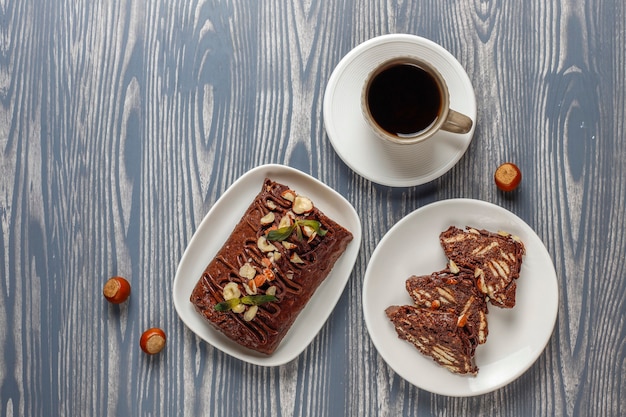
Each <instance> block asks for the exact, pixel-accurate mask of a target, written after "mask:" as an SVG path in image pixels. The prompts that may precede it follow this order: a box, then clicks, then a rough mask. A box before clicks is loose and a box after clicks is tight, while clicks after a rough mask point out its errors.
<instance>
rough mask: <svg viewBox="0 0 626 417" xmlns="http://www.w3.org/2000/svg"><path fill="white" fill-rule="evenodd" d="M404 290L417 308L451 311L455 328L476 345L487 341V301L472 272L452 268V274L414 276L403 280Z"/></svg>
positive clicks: (443, 271)
mask: <svg viewBox="0 0 626 417" xmlns="http://www.w3.org/2000/svg"><path fill="white" fill-rule="evenodd" d="M453 268H454V266H453ZM406 289H407V291H408V292H409V294H410V295H411V298H413V301H415V305H416V306H417V307H423V308H430V309H433V310H447V311H451V312H453V313H454V314H455V315H456V317H457V325H458V326H459V327H462V328H463V329H464V330H465V331H466V332H467V333H468V335H469V337H470V338H471V339H472V340H474V341H475V343H476V344H483V343H485V342H486V341H487V334H488V333H489V330H488V326H487V302H486V301H485V295H484V294H483V293H481V292H480V291H478V288H477V287H476V284H475V281H474V272H473V271H472V270H470V269H459V268H454V272H452V271H451V269H450V268H446V269H444V270H442V271H438V272H433V273H432V274H430V275H421V276H415V275H414V276H411V277H410V278H409V279H407V280H406Z"/></svg>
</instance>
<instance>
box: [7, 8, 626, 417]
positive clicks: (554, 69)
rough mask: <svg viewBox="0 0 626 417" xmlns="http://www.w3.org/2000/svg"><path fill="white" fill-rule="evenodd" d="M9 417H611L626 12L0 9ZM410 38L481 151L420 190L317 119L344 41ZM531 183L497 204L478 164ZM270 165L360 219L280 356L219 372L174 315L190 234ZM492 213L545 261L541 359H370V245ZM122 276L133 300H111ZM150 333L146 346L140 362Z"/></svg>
mask: <svg viewBox="0 0 626 417" xmlns="http://www.w3.org/2000/svg"><path fill="white" fill-rule="evenodd" d="M0 22H1V23H0V29H1V31H0V152H1V153H0V227H1V231H2V233H0V283H1V287H0V330H1V331H0V415H3V416H5V415H6V416H14V415H15V416H18V415H24V416H51V415H63V416H89V415H93V416H105V415H108V416H131V415H133V416H134V415H145V416H148V415H155V416H157V415H158V416H164V415H185V416H200V415H206V416H209V415H211V416H274V415H280V416H292V415H294V416H341V415H346V416H400V415H402V416H426V415H438V416H459V415H472V414H476V415H485V416H499V415H507V416H530V415H535V416H540V415H541V416H553V415H558V416H618V415H623V414H624V413H626V381H624V375H625V373H626V365H625V364H626V349H625V346H626V344H625V327H624V323H625V319H626V317H625V316H626V280H625V275H626V268H625V266H624V265H625V262H624V255H625V253H626V238H625V231H626V204H625V202H626V179H625V178H626V145H625V144H626V142H625V140H624V138H625V132H626V129H625V123H624V120H626V110H625V109H626V92H625V90H626V81H625V80H626V65H625V63H626V48H625V46H624V45H626V5H625V4H624V2H622V1H616V0H615V1H600V0H591V1H587V2H585V1H581V0H569V1H567V0H566V1H555V0H541V1H539V0H530V1H515V2H494V1H481V2H476V1H469V0H459V1H451V0H444V1H434V0H428V1H412V2H411V1H400V2H397V1H387V2H374V1H361V2H358V1H350V0H348V1H335V0H324V1H315V0H314V1H296V2H284V1H277V0H263V1H258V2H256V1H241V0H223V1H220V0H208V1H192V0H189V1H188V0H180V1H166V0H162V1H158V0H157V1H145V2H140V1H130V0H103V1H92V0H49V1H39V0H5V1H2V2H0ZM387 33H410V34H416V35H420V36H423V37H425V38H428V39H431V40H433V41H435V42H437V43H439V44H441V45H442V46H444V47H445V48H446V49H448V50H449V51H450V52H451V53H452V54H453V55H454V56H455V57H456V58H457V59H458V60H459V62H460V63H461V64H462V65H463V67H464V68H465V69H466V71H467V73H468V75H469V77H470V79H471V81H472V84H473V86H474V89H475V92H476V99H477V104H478V120H477V128H476V131H475V135H474V139H473V141H472V143H471V145H470V147H469V149H468V151H467V153H466V154H465V156H464V157H463V158H462V159H461V160H460V162H459V163H458V164H457V165H456V166H455V167H454V168H453V169H452V170H451V171H449V172H448V173H447V174H445V175H444V176H442V177H441V178H439V179H436V180H434V181H432V182H430V183H428V184H425V185H421V186H415V187H408V188H390V187H386V186H381V185H377V184H374V183H372V182H370V181H368V180H366V179H364V178H362V177H360V176H359V175H357V174H355V173H354V172H352V171H351V170H350V169H349V168H348V167H347V166H346V165H345V164H344V163H343V162H342V160H341V159H340V158H339V157H338V156H337V154H336V153H335V152H334V150H333V147H332V146H331V143H330V142H329V140H328V137H327V135H326V133H325V130H324V125H323V118H322V99H323V94H324V88H325V85H326V82H327V80H328V78H329V76H330V75H331V72H332V70H333V69H334V67H335V66H336V65H337V63H338V62H339V61H340V59H341V58H342V57H343V56H344V55H345V54H346V53H348V52H349V51H350V50H351V49H352V48H353V47H355V46H356V45H358V44H360V43H361V42H363V41H365V40H367V39H370V38H372V37H375V36H378V35H382V34H387ZM505 160H513V161H515V162H516V163H517V164H518V165H519V166H520V167H521V169H522V172H523V175H524V179H523V181H522V185H521V187H520V189H519V190H517V191H516V192H514V193H513V194H511V195H504V194H502V193H500V192H498V191H497V190H496V188H495V187H494V185H493V183H492V175H493V171H494V169H495V168H496V166H497V164H498V163H500V162H503V161H505ZM264 163H280V164H284V165H288V166H292V167H295V168H298V169H300V170H302V171H304V172H306V173H309V174H311V175H313V176H314V177H316V178H319V179H320V180H322V181H323V182H325V183H326V184H328V185H329V186H331V187H333V188H334V189H335V190H337V191H338V192H339V193H341V194H342V195H344V196H345V197H346V198H347V199H348V200H349V201H350V202H351V203H352V204H353V205H354V207H355V208H356V210H357V211H358V213H359V215H360V216H361V219H362V223H363V241H362V244H361V248H360V253H359V256H358V258H357V261H356V265H355V267H354V270H353V272H352V275H351V277H350V281H349V283H348V285H347V287H346V289H345V291H344V293H343V295H342V298H341V300H340V303H339V305H338V306H337V308H336V309H335V310H334V312H333V313H332V315H331V316H330V319H329V320H328V322H327V323H326V325H325V326H324V327H323V328H322V331H321V332H320V334H319V335H318V336H317V337H316V338H315V339H314V341H313V342H312V344H311V345H310V346H309V347H308V348H307V349H306V350H305V351H304V352H303V353H302V354H301V355H300V356H299V357H298V358H297V359H296V360H294V361H293V362H290V363H289V364H287V365H284V366H280V367H275V368H265V367H257V366H253V365H249V364H246V363H244V362H241V361H239V360H237V359H233V358H231V357H229V356H227V355H225V354H223V353H221V352H220V351H218V350H216V349H214V348H213V347H211V346H210V345H208V344H207V343H205V342H203V341H201V340H200V339H199V338H197V337H196V336H195V335H194V334H193V333H192V332H190V331H189V330H188V329H187V328H186V327H185V326H184V324H183V323H182V322H181V321H180V320H179V317H178V315H177V313H176V311H175V309H174V306H173V303H172V282H173V279H174V275H175V272H176V268H177V265H178V262H179V260H180V258H181V255H182V253H183V251H184V249H185V247H186V246H187V244H188V242H189V240H190V238H191V236H192V234H193V232H194V230H195V228H196V227H197V226H198V224H199V222H200V221H201V219H202V218H203V217H204V215H205V214H206V213H207V211H208V210H209V209H210V208H211V207H212V205H213V204H214V203H215V202H216V201H217V200H218V198H219V197H220V196H221V195H222V194H223V192H224V191H225V190H226V189H227V188H228V186H229V185H230V184H232V183H233V182H234V181H235V180H236V179H237V178H238V177H239V176H240V175H242V174H243V173H245V172H246V171H248V170H249V169H251V168H253V167H255V166H258V165H261V164H264ZM452 197H467V198H474V199H480V200H485V201H488V202H492V203H495V204H497V205H500V206H502V207H505V208H507V209H508V210H510V211H512V212H513V213H515V214H517V215H518V216H520V217H521V218H522V219H524V220H525V221H526V222H527V223H528V224H529V225H530V226H531V227H532V228H533V229H534V230H535V231H536V233H537V234H538V236H539V237H540V238H541V239H542V240H543V242H544V243H545V245H546V247H547V249H548V251H549V253H550V255H551V256H552V258H553V260H554V264H555V267H556V271H557V275H558V282H559V291H560V300H559V315H558V319H557V324H556V327H555V330H554V333H553V335H552V338H551V340H550V342H549V343H548V345H547V347H546V349H545V351H544V353H543V354H542V355H541V356H540V357H539V359H538V360H537V361H536V363H535V364H534V365H533V366H532V367H531V368H530V369H529V370H528V371H527V372H526V373H525V374H523V375H522V376H521V377H520V378H518V379H517V380H515V381H514V382H512V383H511V384H509V385H507V386H506V387H504V388H502V389H500V390H497V391H495V392H492V393H489V394H486V395H482V396H477V397H469V398H451V397H450V398H449V397H444V396H438V395H434V394H431V393H429V392H427V391H424V390H420V389H418V388H416V387H414V386H412V385H411V384H409V383H407V382H405V381H404V380H403V379H401V378H400V377H399V376H397V375H396V374H395V373H394V372H393V371H392V370H391V369H390V368H389V367H388V366H387V365H386V364H385V362H384V361H383V360H382V359H381V358H380V356H379V355H378V353H377V351H376V349H375V348H374V346H373V345H372V343H371V341H370V338H369V335H368V332H367V330H366V327H365V324H364V320H363V311H362V309H361V301H362V295H361V289H362V283H363V276H364V274H365V270H366V266H367V263H368V260H369V259H370V256H371V254H372V252H373V251H374V249H375V247H376V245H377V244H378V242H379V240H380V239H381V237H382V236H383V235H384V234H385V232H386V231H387V230H389V228H390V227H392V226H393V225H394V224H395V223H396V222H397V221H398V220H400V219H401V218H402V217H404V216H405V215H407V214H409V213H410V212H412V211H413V210H415V209H417V208H419V207H422V206H424V205H426V204H427V203H430V202H433V201H437V200H441V199H446V198H452ZM116 274H119V275H123V276H126V277H128V279H129V280H130V281H131V284H132V286H133V293H132V296H131V300H130V302H129V303H127V304H124V305H122V306H121V307H116V306H111V305H109V304H108V303H107V302H106V301H104V299H103V297H102V293H101V291H102V285H103V283H104V282H105V281H106V279H107V278H108V277H109V276H112V275H116ZM150 326H160V327H162V328H163V329H164V330H165V331H166V332H167V335H168V342H167V347H166V350H165V351H164V352H162V353H161V354H159V355H157V356H154V357H148V356H147V355H145V354H143V353H142V352H141V351H140V350H139V347H138V340H139V337H140V335H141V332H142V331H143V330H144V329H146V328H147V327H150Z"/></svg>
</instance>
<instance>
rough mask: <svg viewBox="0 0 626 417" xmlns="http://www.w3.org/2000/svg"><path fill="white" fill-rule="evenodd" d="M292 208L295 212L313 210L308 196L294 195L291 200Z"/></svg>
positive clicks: (300, 212)
mask: <svg viewBox="0 0 626 417" xmlns="http://www.w3.org/2000/svg"><path fill="white" fill-rule="evenodd" d="M292 210H293V212H294V213H296V214H303V213H308V212H310V211H311V210H313V202H312V201H311V199H309V198H308V197H304V196H301V195H299V196H296V198H295V199H294V201H293V206H292Z"/></svg>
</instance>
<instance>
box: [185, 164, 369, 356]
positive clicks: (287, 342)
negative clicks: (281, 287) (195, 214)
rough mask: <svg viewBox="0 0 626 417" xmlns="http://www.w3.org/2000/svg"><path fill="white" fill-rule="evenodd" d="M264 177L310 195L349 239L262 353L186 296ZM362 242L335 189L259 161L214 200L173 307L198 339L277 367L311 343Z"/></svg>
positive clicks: (354, 217)
mask: <svg viewBox="0 0 626 417" xmlns="http://www.w3.org/2000/svg"><path fill="white" fill-rule="evenodd" d="M265 178H270V179H271V180H272V181H276V182H279V183H281V184H285V185H287V186H289V187H290V188H291V189H293V190H295V191H296V192H297V193H298V194H302V195H306V196H307V197H309V198H310V199H311V200H312V201H313V203H314V204H315V206H316V207H318V208H319V209H320V210H321V211H322V212H323V213H324V214H326V215H327V216H328V217H330V218H331V219H333V220H335V221H336V222H337V223H339V224H340V225H342V226H343V227H345V228H346V229H348V230H349V231H350V232H351V233H352V235H353V237H354V239H353V240H352V242H350V244H349V245H348V247H347V249H346V251H345V252H344V253H343V255H342V256H341V257H340V258H339V259H338V260H337V262H336V263H335V266H334V267H333V270H332V271H331V273H330V274H329V275H328V277H326V279H325V280H324V281H323V282H322V284H321V285H320V286H319V287H318V289H317V291H316V292H315V293H314V294H313V296H312V297H311V299H310V300H309V302H308V304H307V305H306V306H305V308H304V309H303V310H302V311H301V312H300V315H299V316H298V318H297V319H296V321H295V322H294V324H293V325H292V326H291V329H290V330H289V332H288V333H287V335H286V336H285V338H284V339H283V340H282V342H281V344H280V345H279V346H278V348H277V349H276V351H275V352H274V353H273V354H271V355H265V354H262V353H258V352H255V351H253V350H250V349H247V348H244V347H242V346H240V345H238V344H237V343H235V342H233V341H232V340H230V339H229V338H227V337H226V336H224V335H223V334H222V333H220V332H219V331H217V330H215V329H214V328H213V327H211V325H210V324H209V323H207V322H206V321H205V320H204V319H203V318H202V317H201V316H200V315H199V314H198V313H197V312H196V311H195V310H194V307H193V305H192V304H191V302H190V301H189V297H190V295H191V292H192V291H193V288H194V287H195V285H196V283H197V282H198V280H199V279H200V277H201V276H202V273H203V272H204V269H205V268H206V267H207V265H208V264H209V262H211V260H212V259H213V257H214V256H215V254H216V253H217V252H218V251H219V249H220V248H221V247H222V245H223V244H224V242H225V241H226V240H227V239H228V237H229V236H230V234H231V232H232V230H233V229H234V228H235V226H236V225H237V223H238V222H239V220H240V219H241V217H242V216H243V214H244V213H245V211H246V209H247V208H248V206H249V205H250V203H252V200H254V198H255V197H256V195H257V194H258V193H259V192H260V191H261V186H262V185H263V181H264V180H265ZM360 246H361V222H360V219H359V216H358V214H357V213H356V211H355V209H354V207H352V205H351V204H350V203H349V202H348V201H347V200H346V199H345V198H344V197H343V196H341V195H340V194H339V193H337V192H336V191H334V190H333V189H331V188H330V187H328V186H327V185H325V184H323V183H322V182H320V181H318V180H317V179H315V178H313V177H311V176H310V175H307V174H305V173H303V172H301V171H298V170H297V169H294V168H290V167H287V166H284V165H262V166H259V167H257V168H254V169H252V170H250V171H248V172H247V173H246V174H244V175H243V176H242V177H240V178H239V179H238V180H237V181H235V183H234V184H233V185H232V186H231V187H230V188H229V189H228V190H227V191H226V192H225V193H224V194H223V195H222V197H221V198H220V199H219V200H218V201H217V202H216V203H215V205H213V207H212V208H211V210H210V211H209V213H208V214H207V215H206V216H205V217H204V219H203V220H202V222H201V223H200V226H199V227H198V229H197V230H196V232H195V233H194V235H193V237H192V238H191V241H190V242H189V245H188V246H187V248H186V249H185V252H184V253H183V256H182V258H181V260H180V263H179V265H178V269H177V271H176V277H175V278H174V286H173V293H174V294H173V297H174V306H175V308H176V311H177V312H178V315H179V316H180V318H181V320H182V321H183V322H184V323H185V325H187V327H189V329H191V331H193V332H194V333H195V334H196V335H198V336H199V337H200V338H202V339H204V340H205V341H207V342H208V343H210V344H211V345H213V346H214V347H216V348H217V349H219V350H221V351H222V352H225V353H227V354H229V355H231V356H233V357H235V358H238V359H241V360H242V361H246V362H249V363H252V364H255V365H261V366H278V365H283V364H285V363H287V362H290V361H292V360H293V359H295V358H296V357H297V356H298V355H300V353H302V351H304V349H306V347H307V346H308V345H309V344H310V343H311V341H312V340H313V338H314V337H315V336H316V335H317V333H319V331H320V329H321V328H322V326H323V325H324V323H326V320H327V319H328V317H329V316H330V313H331V312H332V311H333V309H334V308H335V306H336V304H337V302H338V301H339V298H340V297H341V294H342V293H343V290H344V288H345V286H346V284H347V282H348V279H349V278H350V274H351V273H352V268H353V267H354V263H355V261H356V257H357V255H358V253H359V247H360Z"/></svg>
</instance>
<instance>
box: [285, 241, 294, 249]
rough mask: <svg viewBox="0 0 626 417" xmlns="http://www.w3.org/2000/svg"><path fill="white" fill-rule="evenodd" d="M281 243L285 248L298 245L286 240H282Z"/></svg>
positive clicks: (292, 247)
mask: <svg viewBox="0 0 626 417" xmlns="http://www.w3.org/2000/svg"><path fill="white" fill-rule="evenodd" d="M282 244H283V246H284V248H285V249H287V250H291V249H295V248H297V247H298V245H296V244H295V243H291V242H287V241H284V242H282Z"/></svg>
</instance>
